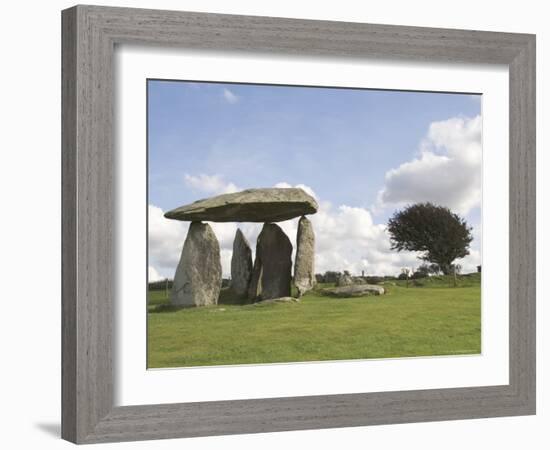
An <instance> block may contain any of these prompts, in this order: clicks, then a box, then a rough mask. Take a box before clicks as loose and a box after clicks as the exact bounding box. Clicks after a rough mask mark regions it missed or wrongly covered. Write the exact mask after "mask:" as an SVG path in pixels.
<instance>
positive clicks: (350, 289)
mask: <svg viewBox="0 0 550 450" xmlns="http://www.w3.org/2000/svg"><path fill="white" fill-rule="evenodd" d="M322 292H323V293H324V294H328V295H331V296H333V297H339V298H351V297H363V296H367V295H383V294H385V293H386V291H385V289H384V288H383V287H382V286H377V285H375V284H353V285H349V286H340V287H334V288H326V289H323V291H322Z"/></svg>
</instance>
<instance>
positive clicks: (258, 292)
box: [249, 223, 292, 300]
mask: <svg viewBox="0 0 550 450" xmlns="http://www.w3.org/2000/svg"><path fill="white" fill-rule="evenodd" d="M291 272H292V244H291V243H290V240H289V239H288V236H287V235H286V234H285V233H284V231H283V230H282V229H281V228H280V227H279V226H278V225H275V224H274V223H265V224H264V226H263V228H262V231H261V233H260V235H259V236H258V242H257V243H256V259H255V261H254V270H253V273H252V280H251V282H250V288H249V296H250V298H252V299H254V300H257V299H261V300H268V299H271V298H279V297H290V282H291V278H292V276H291Z"/></svg>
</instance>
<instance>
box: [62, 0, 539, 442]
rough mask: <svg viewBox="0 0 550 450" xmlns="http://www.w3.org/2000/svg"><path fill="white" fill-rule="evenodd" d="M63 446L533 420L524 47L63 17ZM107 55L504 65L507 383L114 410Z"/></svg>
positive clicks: (273, 21)
mask: <svg viewBox="0 0 550 450" xmlns="http://www.w3.org/2000/svg"><path fill="white" fill-rule="evenodd" d="M62 31H63V44H62V53H63V56H62V82H63V87H62V103H63V112H62V124H63V125H62V174H63V181H62V192H63V194H62V207H63V219H62V227H63V245H62V257H63V262H62V271H63V279H62V327H63V330H62V407H63V412H62V437H63V438H64V439H67V440H70V441H73V442H76V443H93V442H106V441H127V440H140V439H159V438H176V437H188V436H208V435H221V434H234V433H258V432H272V431H284V430H302V429H316V428H334V427H350V426H361V425H371V424H388V423H403V422H420V421H433V420H451V419H468V418H479V417H496V416H512V415H525V414H534V413H535V36H533V35H528V34H510V33H494V32H483V31H465V30H450V29H435V28H418V27H408V26H407V27H406V26H388V25H371V24H359V23H344V22H329V21H309V20H296V19H281V18H269V17H248V16H232V15H219V14H203V13H189V12H176V11H156V10H144V9H127V8H109V7H97V6H76V7H73V8H70V9H67V10H65V11H63V13H62ZM118 43H132V44H135V43H139V44H152V45H158V46H162V47H168V46H170V47H183V48H193V49H204V50H209V49H214V50H227V51H242V52H249V51H256V52H264V53H266V54H277V53H279V54H280V53H284V54H295V55H304V56H308V55H317V56H327V57H331V58H340V57H348V58H349V57H352V58H366V57H375V58H391V59H408V60H419V61H436V62H465V63H483V64H506V65H507V66H508V68H509V77H510V78H509V80H510V122H509V123H510V289H509V291H510V298H509V301H510V342H509V345H510V382H509V384H508V385H502V386H488V387H472V388H452V389H430V390H420V391H403V392H382V393H361V394H345V395H321V396H307V397H286V398H276V399H261V400H236V401H215V402H198V403H179V404H168V405H139V406H120V407H114V406H113V368H112V339H113V313H114V309H113V307H114V303H113V302H114V281H115V280H114V276H115V275H114V274H115V264H114V261H113V250H112V249H113V244H114V239H115V236H114V228H115V227H114V219H113V218H114V216H115V214H114V208H115V207H116V204H115V199H114V193H113V188H114V184H115V183H114V180H113V176H114V173H113V161H114V158H115V155H114V151H115V148H114V144H113V97H114V96H113V51H114V46H115V44H118Z"/></svg>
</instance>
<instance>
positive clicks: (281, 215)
mask: <svg viewBox="0 0 550 450" xmlns="http://www.w3.org/2000/svg"><path fill="white" fill-rule="evenodd" d="M318 209H319V207H318V205H317V202H316V201H315V199H314V198H313V197H312V196H310V195H309V194H307V193H306V192H305V191H304V190H303V189H300V188H263V189H246V190H244V191H241V192H235V193H231V194H223V195H218V196H215V197H210V198H207V199H203V200H198V201H196V202H194V203H191V204H189V205H184V206H181V207H179V208H176V209H173V210H171V211H168V212H167V213H166V214H164V217H166V218H168V219H173V220H183V221H190V222H191V225H190V226H189V231H188V233H187V237H186V238H185V242H184V244H183V249H182V252H181V257H180V261H179V263H178V266H177V269H176V274H175V276H174V283H173V287H172V293H171V302H172V304H173V305H178V306H208V305H215V304H217V303H218V298H219V295H220V290H221V283H222V270H221V260H220V245H219V243H218V240H217V238H216V236H215V234H214V232H213V230H212V228H211V227H210V225H208V224H206V223H203V221H208V222H263V223H264V225H263V227H262V230H261V232H260V234H259V235H258V239H257V242H256V255H255V259H254V263H252V250H251V247H250V244H249V242H248V241H247V239H246V237H245V236H244V234H243V233H242V231H241V230H240V229H237V232H236V233H235V239H234V241H233V255H232V258H231V289H232V290H233V292H234V293H235V294H236V295H238V296H239V297H241V298H243V299H244V298H248V299H250V300H252V301H262V300H269V299H278V298H282V297H290V295H291V284H292V281H293V280H294V285H295V286H296V289H297V291H298V296H302V295H303V294H304V293H306V292H307V291H308V290H310V289H312V288H313V286H314V285H315V234H314V232H313V226H312V224H311V221H310V220H309V219H308V218H307V217H305V216H306V215H308V214H315V213H316V212H317V210H318ZM300 216H301V218H300V221H299V223H298V233H297V237H296V245H297V247H296V260H295V263H294V277H292V249H293V247H292V243H291V242H290V240H289V238H288V236H287V235H286V234H285V233H284V231H283V230H282V229H281V227H279V225H277V224H276V223H275V222H282V221H285V220H289V219H293V218H296V217H300Z"/></svg>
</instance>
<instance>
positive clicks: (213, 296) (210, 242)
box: [171, 222, 222, 306]
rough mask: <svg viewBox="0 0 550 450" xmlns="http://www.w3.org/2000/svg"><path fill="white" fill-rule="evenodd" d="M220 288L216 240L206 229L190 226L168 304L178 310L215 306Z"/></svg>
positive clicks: (218, 256)
mask: <svg viewBox="0 0 550 450" xmlns="http://www.w3.org/2000/svg"><path fill="white" fill-rule="evenodd" d="M221 285H222V265H221V260H220V244H219V243H218V239H217V238H216V235H215V234H214V231H212V228H211V227H210V225H208V224H206V223H202V222H191V225H190V226H189V231H188V232H187V237H186V238H185V243H184V244H183V250H182V251H181V257H180V261H179V264H178V267H177V269H176V275H175V276H174V285H173V287H172V294H171V302H172V304H173V305H178V306H207V305H216V304H217V303H218V298H219V296H220V289H221Z"/></svg>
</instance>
